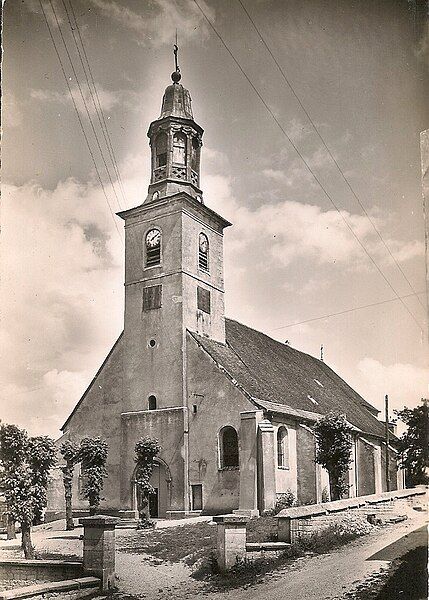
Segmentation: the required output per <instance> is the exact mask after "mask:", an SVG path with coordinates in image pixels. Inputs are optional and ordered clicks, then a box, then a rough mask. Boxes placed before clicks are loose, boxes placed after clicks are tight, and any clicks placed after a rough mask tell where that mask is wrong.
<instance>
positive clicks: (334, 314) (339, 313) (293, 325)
mask: <svg viewBox="0 0 429 600" xmlns="http://www.w3.org/2000/svg"><path fill="white" fill-rule="evenodd" d="M418 294H424V292H416V293H415V294H408V295H407V296H401V297H400V298H390V300H381V301H380V302H373V303H372V304H364V305H363V306H355V307H354V308H347V309H346V310H340V311H338V312H334V313H329V314H328V315H323V316H322V317H313V318H312V319H305V320H304V321H297V322H296V323H289V324H288V325H282V326H281V327H275V328H274V329H272V330H271V331H278V330H279V329H287V328H288V327H295V325H302V324H303V323H310V322H311V321H322V320H324V319H328V318H330V317H336V316H338V315H345V314H346V313H351V312H354V311H355V310H363V309H364V308H371V307H372V306H381V305H382V304H388V303H389V302H397V301H398V300H401V299H403V298H412V297H413V296H414V297H416V296H418Z"/></svg>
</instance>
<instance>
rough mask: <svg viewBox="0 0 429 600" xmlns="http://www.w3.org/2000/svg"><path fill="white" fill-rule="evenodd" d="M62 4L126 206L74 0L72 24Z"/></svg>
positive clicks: (64, 3)
mask: <svg viewBox="0 0 429 600" xmlns="http://www.w3.org/2000/svg"><path fill="white" fill-rule="evenodd" d="M62 4H63V7H64V10H65V13H66V15H67V20H68V22H69V25H70V29H71V32H72V35H73V39H74V42H75V45H76V49H77V52H78V55H79V59H80V63H81V65H82V69H83V72H84V74H85V79H86V83H87V86H88V90H89V93H90V96H91V100H92V104H93V106H94V110H95V112H96V114H97V118H98V122H99V124H100V128H101V131H102V133H103V137H104V141H105V143H106V146H107V150H108V153H109V157H110V160H111V162H112V165H113V169H114V171H115V175H116V177H117V180H118V184H119V188H120V190H121V194H122V199H123V201H124V202H125V204H126V197H125V191H124V186H123V183H122V178H121V174H120V171H119V166H118V163H117V160H116V157H115V152H114V150H113V145H112V140H111V138H110V134H109V129H108V127H107V123H106V118H105V116H104V111H103V107H102V106H101V102H100V97H99V94H98V90H97V86H96V83H95V79H94V76H93V74H92V69H91V65H90V62H89V59H88V54H87V52H86V49H85V44H84V42H83V38H82V35H81V32H80V28H79V24H78V22H77V19H76V14H75V12H74V8H73V4H72V0H69V5H70V10H71V13H72V16H73V22H72V19H71V18H70V13H69V11H68V9H67V4H66V0H62ZM75 30H76V31H77V34H78V36H76V34H75ZM77 37H78V38H79V42H80V46H79V43H78V39H77ZM81 49H82V52H81ZM90 81H91V83H90ZM91 85H92V88H93V90H94V94H93V91H92V89H91ZM94 95H95V99H94Z"/></svg>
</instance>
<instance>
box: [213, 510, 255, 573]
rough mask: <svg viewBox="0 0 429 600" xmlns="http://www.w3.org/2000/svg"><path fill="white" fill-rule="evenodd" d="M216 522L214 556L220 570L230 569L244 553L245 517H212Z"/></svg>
mask: <svg viewBox="0 0 429 600" xmlns="http://www.w3.org/2000/svg"><path fill="white" fill-rule="evenodd" d="M213 521H214V522H215V523H217V544H216V558H217V562H218V566H219V569H220V571H227V570H228V569H231V567H233V566H234V565H236V564H237V562H238V561H240V560H241V559H243V558H244V556H245V555H246V523H247V518H246V517H244V516H240V515H220V516H218V517H213Z"/></svg>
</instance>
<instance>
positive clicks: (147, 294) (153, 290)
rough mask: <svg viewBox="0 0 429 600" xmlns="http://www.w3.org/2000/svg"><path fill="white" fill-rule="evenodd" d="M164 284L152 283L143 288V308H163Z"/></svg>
mask: <svg viewBox="0 0 429 600" xmlns="http://www.w3.org/2000/svg"><path fill="white" fill-rule="evenodd" d="M161 301H162V285H151V286H148V287H145V288H144V289H143V310H144V311H147V310H153V309H155V308H161Z"/></svg>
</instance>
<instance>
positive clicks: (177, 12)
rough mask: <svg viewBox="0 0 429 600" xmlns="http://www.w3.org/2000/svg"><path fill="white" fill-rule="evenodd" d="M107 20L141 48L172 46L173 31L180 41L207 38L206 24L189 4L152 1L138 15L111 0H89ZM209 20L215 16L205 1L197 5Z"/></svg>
mask: <svg viewBox="0 0 429 600" xmlns="http://www.w3.org/2000/svg"><path fill="white" fill-rule="evenodd" d="M90 3H91V4H92V5H93V6H95V7H96V8H97V9H99V10H100V11H101V12H102V13H103V14H104V15H105V16H106V17H108V18H110V19H112V20H113V21H115V22H116V23H118V24H119V25H121V26H122V27H124V28H125V29H127V30H128V31H131V32H133V33H134V34H136V35H137V36H138V37H136V41H137V43H139V44H141V45H152V46H162V45H163V44H171V43H172V40H174V36H175V33H176V30H178V31H179V32H180V38H181V39H182V40H188V39H192V38H195V37H197V36H201V35H204V36H207V32H208V30H207V23H206V21H205V19H204V17H203V15H202V14H201V12H200V10H199V9H198V7H197V6H196V4H195V3H194V2H192V0H179V1H177V2H170V1H169V0H154V1H153V2H152V3H150V4H147V5H145V6H142V11H141V12H139V13H137V12H135V11H133V10H132V9H130V8H128V7H126V6H123V5H121V4H120V3H119V2H116V1H114V0H109V1H108V0H90ZM200 4H201V6H202V8H203V10H204V12H205V13H206V15H207V16H208V17H209V19H210V20H212V19H213V18H214V13H213V10H212V9H211V8H209V7H208V6H207V4H206V3H205V2H204V0H201V2H200Z"/></svg>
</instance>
